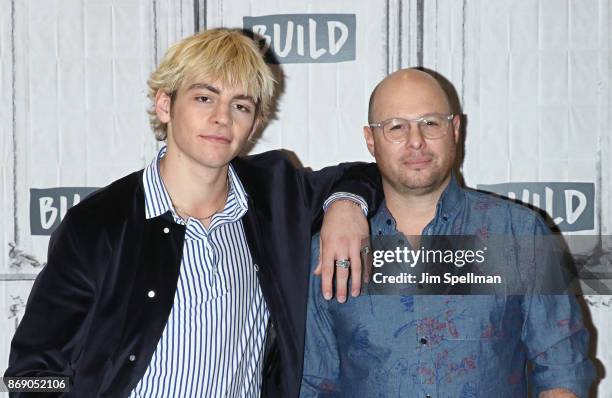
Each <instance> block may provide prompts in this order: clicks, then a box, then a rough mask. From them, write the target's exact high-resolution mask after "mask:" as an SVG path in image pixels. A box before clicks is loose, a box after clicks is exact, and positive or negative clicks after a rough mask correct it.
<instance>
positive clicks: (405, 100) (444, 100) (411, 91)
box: [372, 78, 450, 116]
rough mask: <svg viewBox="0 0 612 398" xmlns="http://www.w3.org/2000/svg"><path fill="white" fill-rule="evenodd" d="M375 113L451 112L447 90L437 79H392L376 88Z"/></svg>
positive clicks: (419, 113)
mask: <svg viewBox="0 0 612 398" xmlns="http://www.w3.org/2000/svg"><path fill="white" fill-rule="evenodd" d="M372 105H373V107H374V109H373V111H374V112H373V113H374V114H378V115H380V114H387V113H389V112H392V113H397V112H403V113H408V114H411V116H419V115H422V114H425V113H431V112H438V113H447V112H450V102H449V100H448V96H447V94H446V92H445V91H444V90H443V89H442V87H440V86H439V85H438V84H437V82H435V80H434V81H433V82H432V81H428V80H423V79H404V78H400V79H390V80H388V81H383V84H381V85H380V86H379V87H377V88H376V95H375V99H374V102H373V104H372ZM397 116H399V115H397Z"/></svg>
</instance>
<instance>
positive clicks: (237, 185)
mask: <svg viewBox="0 0 612 398" xmlns="http://www.w3.org/2000/svg"><path fill="white" fill-rule="evenodd" d="M149 89H150V91H149V96H150V98H151V99H152V100H153V109H152V111H151V115H152V119H151V122H152V126H153V127H154V129H155V131H156V137H157V139H159V140H165V141H166V145H165V146H164V147H163V148H162V149H161V150H160V151H159V153H158V155H157V156H156V158H155V159H154V160H153V162H152V163H151V164H150V165H149V166H148V167H147V168H145V169H144V170H141V171H139V172H135V173H132V174H130V175H128V176H126V177H124V178H122V179H120V180H118V181H115V182H113V183H112V184H111V185H109V186H108V187H106V188H103V189H101V190H99V191H98V192H96V193H94V194H93V195H91V196H90V197H89V198H87V199H86V200H84V201H82V202H81V203H80V204H79V205H77V206H75V207H74V208H72V209H71V210H70V211H69V212H68V214H67V215H66V217H65V219H64V221H63V222H62V224H61V225H60V227H59V228H58V229H57V231H56V232H55V233H54V234H53V236H52V238H51V242H50V244H49V255H48V263H47V266H46V267H45V269H44V270H43V271H42V272H41V274H40V275H39V277H38V278H37V281H36V283H35V285H34V287H33V290H32V293H31V295H30V298H29V302H28V305H27V308H26V312H25V315H24V317H23V319H22V321H21V324H20V325H19V328H18V330H17V332H16V335H15V337H14V339H13V342H12V347H11V356H10V367H9V369H8V370H7V372H6V375H7V376H68V377H69V378H70V387H71V390H70V392H68V393H66V395H65V396H70V397H97V396H107V397H125V396H130V397H220V396H224V397H225V396H227V397H257V396H260V394H263V396H266V397H273V396H283V397H291V396H297V394H298V390H299V381H300V375H301V363H302V348H303V339H304V323H305V311H306V308H305V305H306V296H307V281H308V276H309V266H308V258H309V241H310V236H311V233H312V231H313V230H314V229H316V228H317V227H318V226H319V225H320V222H321V218H322V213H323V212H322V205H323V202H324V200H325V199H326V198H328V199H329V200H332V201H333V200H334V199H338V198H339V199H340V200H337V201H334V202H333V204H331V205H330V208H329V210H328V211H327V214H326V224H325V225H324V239H323V245H324V247H326V250H327V251H326V252H325V253H324V254H323V257H322V268H321V272H322V274H323V283H324V288H323V291H324V294H325V295H326V296H327V297H328V298H329V295H330V293H331V283H332V276H333V274H334V268H335V267H334V264H336V265H337V266H342V267H341V268H338V269H337V271H336V272H335V273H336V280H337V283H338V284H337V286H336V296H337V297H338V300H339V301H344V298H345V297H346V281H347V278H348V270H347V269H345V268H344V266H345V265H346V264H348V263H349V262H350V260H352V262H353V265H354V266H356V268H355V269H354V270H353V272H354V277H353V280H355V279H356V283H354V284H353V285H352V292H351V293H352V294H353V295H355V294H358V289H359V280H360V277H359V275H358V273H359V272H360V269H359V249H360V247H359V245H360V238H361V236H363V235H366V234H367V223H366V221H365V217H364V214H363V208H364V207H366V204H365V203H361V201H362V200H363V199H360V198H366V199H367V200H368V202H369V203H370V204H372V203H373V202H374V199H373V196H374V194H373V192H375V189H374V187H373V184H372V183H370V182H368V181H364V182H362V179H363V177H360V178H356V177H352V176H360V175H364V173H365V172H366V171H367V170H365V169H364V167H365V166H361V165H352V166H350V165H340V166H338V167H334V168H326V169H323V170H321V171H318V172H308V171H305V170H302V169H295V168H294V167H292V166H291V164H290V163H289V161H288V160H287V158H286V157H285V156H284V155H282V154H281V153H280V152H277V151H272V152H268V153H264V154H260V155H255V156H252V157H246V158H240V157H237V155H238V154H239V153H240V151H241V150H242V149H243V148H244V147H245V144H246V143H247V141H248V139H249V138H250V137H251V136H252V134H253V133H254V132H255V131H256V130H257V129H258V128H259V127H260V126H261V124H262V122H263V121H264V120H266V118H267V117H268V116H269V112H270V103H271V100H272V96H273V91H274V79H273V76H272V73H271V72H270V69H269V67H268V66H267V65H266V64H265V62H264V60H263V58H262V56H261V54H260V53H259V49H258V48H257V46H256V45H255V44H254V42H253V41H252V40H251V39H249V38H247V37H246V36H244V35H243V33H242V32H240V31H237V30H228V29H214V30H209V31H206V32H202V33H199V34H196V35H194V36H192V37H189V38H187V39H185V40H183V41H181V42H179V43H177V44H175V45H174V46H172V47H171V48H170V49H169V50H168V52H167V54H166V56H165V57H164V59H163V61H162V62H161V64H160V65H159V67H158V68H157V70H156V71H155V72H153V74H152V75H151V78H150V80H149ZM373 181H374V180H373ZM334 192H335V193H334ZM359 197H360V198H359ZM347 198H348V199H350V200H345V199H347ZM343 199H344V200H343ZM351 200H352V201H357V203H358V204H361V207H360V206H359V205H357V206H356V205H355V203H353V202H351ZM366 211H367V210H366Z"/></svg>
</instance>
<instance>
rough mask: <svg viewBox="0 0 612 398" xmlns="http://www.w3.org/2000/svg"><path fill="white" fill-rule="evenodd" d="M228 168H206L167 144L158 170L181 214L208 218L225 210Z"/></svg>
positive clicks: (227, 166) (175, 206)
mask: <svg viewBox="0 0 612 398" xmlns="http://www.w3.org/2000/svg"><path fill="white" fill-rule="evenodd" d="M228 168H229V165H226V166H225V167H220V168H210V167H204V166H202V165H200V164H198V163H197V162H195V161H194V160H193V159H190V158H188V157H186V156H185V155H179V153H178V152H177V151H174V150H172V148H171V147H168V151H167V152H166V155H165V156H164V157H163V158H162V159H161V160H160V165H159V172H160V175H161V177H162V180H163V182H164V185H165V187H166V190H167V191H168V194H169V195H170V199H171V200H172V204H173V206H174V208H175V210H177V212H179V215H180V216H181V217H183V218H186V216H190V217H194V218H205V217H208V216H209V215H211V214H213V213H215V212H217V211H219V210H222V209H223V206H224V205H225V201H226V198H227V190H228V182H227V179H228ZM208 221H210V220H208ZM205 224H208V222H206V223H205Z"/></svg>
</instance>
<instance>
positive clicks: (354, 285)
mask: <svg viewBox="0 0 612 398" xmlns="http://www.w3.org/2000/svg"><path fill="white" fill-rule="evenodd" d="M360 243H361V242H360V241H359V240H357V241H355V242H354V243H353V244H351V254H350V258H351V296H353V297H357V296H359V292H360V290H361V272H362V269H363V267H362V264H361V253H360V250H361V246H360Z"/></svg>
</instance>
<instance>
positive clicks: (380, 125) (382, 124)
mask: <svg viewBox="0 0 612 398" xmlns="http://www.w3.org/2000/svg"><path fill="white" fill-rule="evenodd" d="M427 116H442V117H443V118H444V117H445V118H446V121H451V120H453V119H454V118H455V116H457V114H454V113H449V114H445V113H437V112H432V113H426V114H424V115H421V116H419V117H417V118H414V119H404V118H403V117H391V118H389V119H385V120H383V121H380V122H376V123H369V124H368V127H369V128H371V129H373V128H376V127H377V128H379V129H381V131H382V135H383V137H385V139H386V140H387V141H389V142H392V143H394V144H401V143H402V142H404V141H406V138H404V139H402V140H401V141H393V140H392V139H390V138H389V137H387V135H386V134H385V128H384V127H385V124H387V123H389V122H390V121H391V120H393V119H399V120H405V121H407V122H408V123H410V122H416V123H418V122H421V121H423V120H424V119H425V118H426V117H427ZM449 127H450V123H449ZM447 128H448V127H447ZM419 131H420V132H421V134H423V132H422V131H421V130H420V126H419ZM446 134H448V130H447V131H446V132H445V133H444V134H442V135H441V136H439V137H435V138H432V137H427V136H426V135H425V134H423V138H426V139H428V140H439V139H440V138H442V137H444V136H445V135H446ZM404 137H406V134H404Z"/></svg>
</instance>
